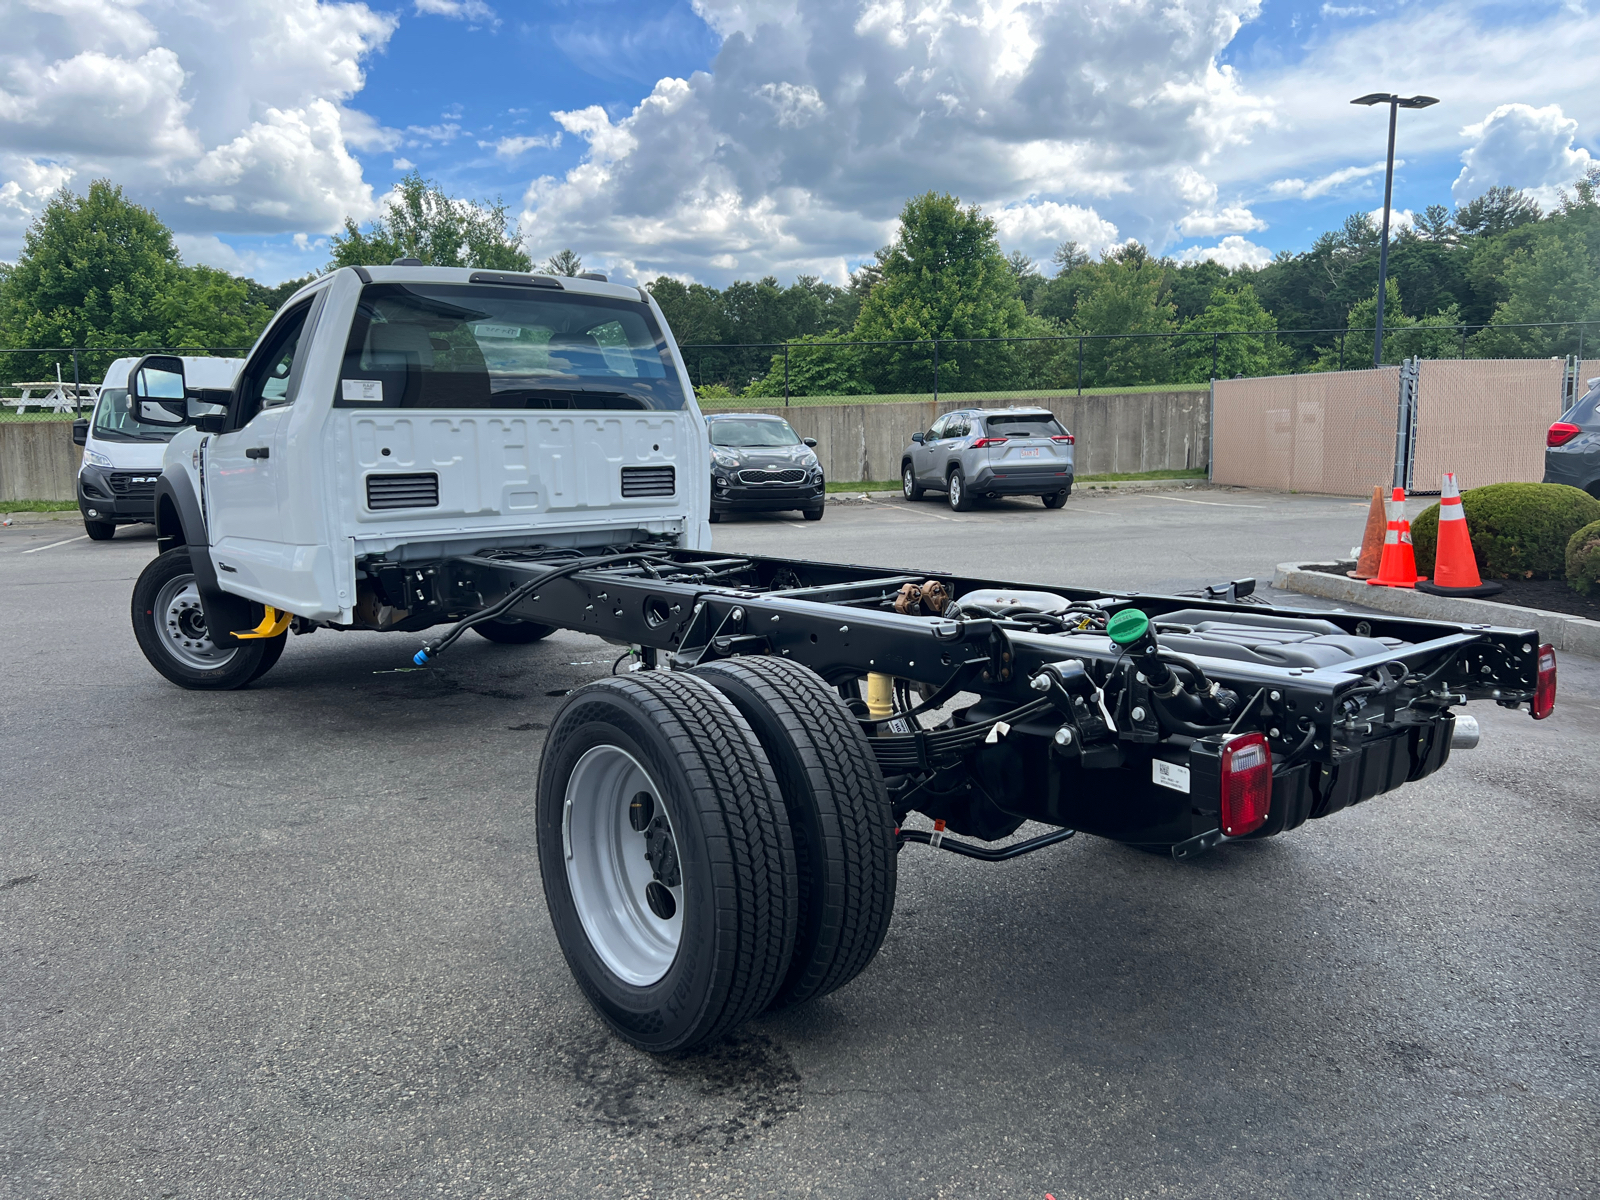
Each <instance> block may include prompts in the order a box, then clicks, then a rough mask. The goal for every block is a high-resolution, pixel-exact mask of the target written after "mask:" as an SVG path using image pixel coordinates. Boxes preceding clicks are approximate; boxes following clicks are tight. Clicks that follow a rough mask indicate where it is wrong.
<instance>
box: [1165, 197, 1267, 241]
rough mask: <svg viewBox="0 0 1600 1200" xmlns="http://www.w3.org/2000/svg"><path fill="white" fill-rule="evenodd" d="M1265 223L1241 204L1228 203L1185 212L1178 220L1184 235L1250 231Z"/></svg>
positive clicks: (1210, 234) (1264, 226)
mask: <svg viewBox="0 0 1600 1200" xmlns="http://www.w3.org/2000/svg"><path fill="white" fill-rule="evenodd" d="M1266 227H1267V223H1266V222H1265V221H1263V220H1262V219H1261V218H1260V217H1258V216H1256V215H1255V214H1254V213H1252V212H1251V211H1250V210H1249V209H1248V208H1245V207H1244V206H1243V205H1240V204H1235V205H1229V206H1228V207H1226V208H1220V209H1213V210H1211V211H1209V212H1192V213H1186V214H1185V215H1184V216H1183V217H1182V218H1180V219H1179V221H1178V232H1179V233H1181V234H1182V235H1183V236H1184V237H1216V236H1217V235H1218V234H1219V233H1252V232H1254V231H1256V230H1258V229H1265V228H1266Z"/></svg>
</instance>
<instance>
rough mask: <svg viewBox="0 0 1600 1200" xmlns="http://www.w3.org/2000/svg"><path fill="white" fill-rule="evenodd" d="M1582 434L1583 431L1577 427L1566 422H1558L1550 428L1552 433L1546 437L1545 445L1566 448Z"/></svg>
mask: <svg viewBox="0 0 1600 1200" xmlns="http://www.w3.org/2000/svg"><path fill="white" fill-rule="evenodd" d="M1582 432H1583V430H1581V429H1579V428H1578V427H1577V426H1576V425H1572V424H1569V423H1568V422H1566V421H1557V422H1556V423H1555V424H1554V425H1552V426H1550V432H1549V433H1547V434H1545V435H1544V444H1545V445H1546V446H1565V445H1566V444H1567V443H1568V442H1570V441H1571V440H1572V439H1573V438H1575V437H1577V436H1578V435H1579V434H1580V433H1582Z"/></svg>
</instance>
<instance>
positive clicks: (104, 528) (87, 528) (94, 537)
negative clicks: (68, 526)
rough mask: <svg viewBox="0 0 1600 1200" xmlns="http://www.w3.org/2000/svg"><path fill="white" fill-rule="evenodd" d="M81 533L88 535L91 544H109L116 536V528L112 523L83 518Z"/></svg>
mask: <svg viewBox="0 0 1600 1200" xmlns="http://www.w3.org/2000/svg"><path fill="white" fill-rule="evenodd" d="M83 531H84V532H85V533H87V534H88V535H89V540H90V541H91V542H109V541H110V540H111V539H112V538H114V537H116V536H117V526H116V523H115V522H113V521H91V520H89V519H88V518H87V517H85V518H84V522H83Z"/></svg>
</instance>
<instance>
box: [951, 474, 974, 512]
mask: <svg viewBox="0 0 1600 1200" xmlns="http://www.w3.org/2000/svg"><path fill="white" fill-rule="evenodd" d="M948 496H949V499H950V508H951V511H952V512H971V511H972V497H971V496H970V495H968V493H967V477H966V476H965V475H963V474H962V473H961V468H960V467H957V468H956V469H955V470H954V471H951V472H950V490H949V492H948Z"/></svg>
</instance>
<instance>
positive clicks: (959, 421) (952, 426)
mask: <svg viewBox="0 0 1600 1200" xmlns="http://www.w3.org/2000/svg"><path fill="white" fill-rule="evenodd" d="M969 428H970V425H969V424H968V418H966V417H951V418H950V420H949V423H948V424H947V425H946V426H945V429H944V436H945V437H947V438H964V437H966V436H967V430H968V429H969Z"/></svg>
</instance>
